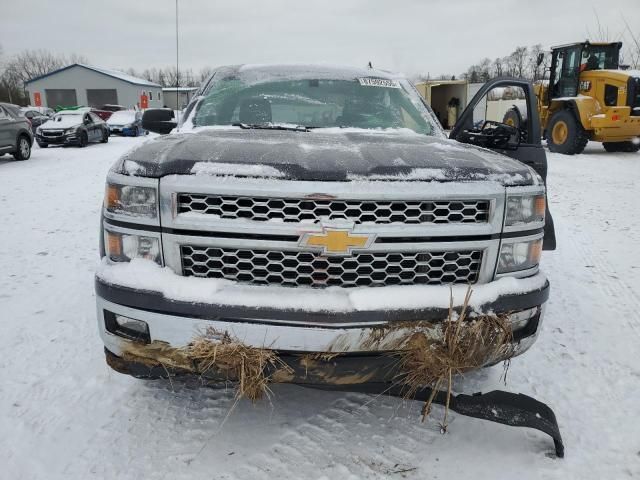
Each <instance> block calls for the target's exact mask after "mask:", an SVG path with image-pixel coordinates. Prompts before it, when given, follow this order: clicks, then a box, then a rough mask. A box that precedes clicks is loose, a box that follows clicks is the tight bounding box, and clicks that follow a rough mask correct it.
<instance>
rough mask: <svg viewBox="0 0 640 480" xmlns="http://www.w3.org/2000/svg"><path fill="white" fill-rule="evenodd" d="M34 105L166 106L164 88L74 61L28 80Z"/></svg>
mask: <svg viewBox="0 0 640 480" xmlns="http://www.w3.org/2000/svg"><path fill="white" fill-rule="evenodd" d="M25 88H26V90H27V91H28V93H29V100H30V103H31V105H35V106H42V107H49V108H56V107H71V106H76V105H83V106H89V107H100V106H101V105H105V104H112V105H122V106H124V107H127V108H134V107H139V108H157V107H162V106H163V105H164V103H163V98H162V87H161V86H160V85H158V84H157V83H153V82H149V81H148V80H145V79H143V78H138V77H133V76H131V75H128V74H126V73H123V72H119V71H117V70H109V69H106V68H101V67H94V66H91V65H82V64H80V63H75V64H73V65H69V66H67V67H64V68H61V69H59V70H55V71H53V72H50V73H48V74H46V75H42V76H40V77H36V78H33V79H31V80H29V81H28V82H26V83H25Z"/></svg>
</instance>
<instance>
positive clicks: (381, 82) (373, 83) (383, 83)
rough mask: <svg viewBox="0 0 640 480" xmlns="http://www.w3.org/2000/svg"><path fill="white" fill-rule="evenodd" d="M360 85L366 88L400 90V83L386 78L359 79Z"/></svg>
mask: <svg viewBox="0 0 640 480" xmlns="http://www.w3.org/2000/svg"><path fill="white" fill-rule="evenodd" d="M358 82H360V85H364V86H366V87H386V88H400V82H398V81H397V80H388V79H386V78H370V77H366V78H359V79H358Z"/></svg>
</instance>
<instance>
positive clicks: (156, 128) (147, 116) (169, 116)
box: [142, 108, 178, 135]
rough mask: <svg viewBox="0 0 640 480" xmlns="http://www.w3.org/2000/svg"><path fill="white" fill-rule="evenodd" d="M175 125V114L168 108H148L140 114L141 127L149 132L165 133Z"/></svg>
mask: <svg viewBox="0 0 640 480" xmlns="http://www.w3.org/2000/svg"><path fill="white" fill-rule="evenodd" d="M177 125H178V123H177V122H176V121H175V114H174V113H173V110H172V109H170V108H149V109H147V110H145V112H144V113H143V114H142V128H143V129H144V130H149V131H150V132H155V133H159V134H161V135H165V134H167V133H169V132H171V130H173V129H174V128H176V126H177Z"/></svg>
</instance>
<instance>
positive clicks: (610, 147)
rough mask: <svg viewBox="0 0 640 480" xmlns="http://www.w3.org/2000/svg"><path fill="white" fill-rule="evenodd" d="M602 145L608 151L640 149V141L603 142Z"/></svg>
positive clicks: (633, 150) (634, 150)
mask: <svg viewBox="0 0 640 480" xmlns="http://www.w3.org/2000/svg"><path fill="white" fill-rule="evenodd" d="M602 146H603V147H604V149H605V150H606V151H607V152H637V151H640V143H633V142H603V143H602Z"/></svg>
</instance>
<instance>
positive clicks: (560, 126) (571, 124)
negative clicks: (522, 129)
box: [547, 110, 589, 155]
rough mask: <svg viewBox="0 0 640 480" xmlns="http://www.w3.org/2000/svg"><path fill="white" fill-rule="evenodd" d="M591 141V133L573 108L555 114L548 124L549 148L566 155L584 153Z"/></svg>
mask: <svg viewBox="0 0 640 480" xmlns="http://www.w3.org/2000/svg"><path fill="white" fill-rule="evenodd" d="M588 142H589V134H588V133H587V131H586V130H585V129H584V128H582V125H581V124H580V122H579V121H578V119H577V118H576V116H575V115H574V114H573V112H572V111H571V110H560V111H559V112H556V113H554V114H553V116H552V117H551V119H550V120H549V125H548V126H547V145H548V146H549V150H550V151H551V152H555V153H562V154H564V155H575V154H576V153H582V151H583V150H584V147H586V146H587V143H588Z"/></svg>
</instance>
